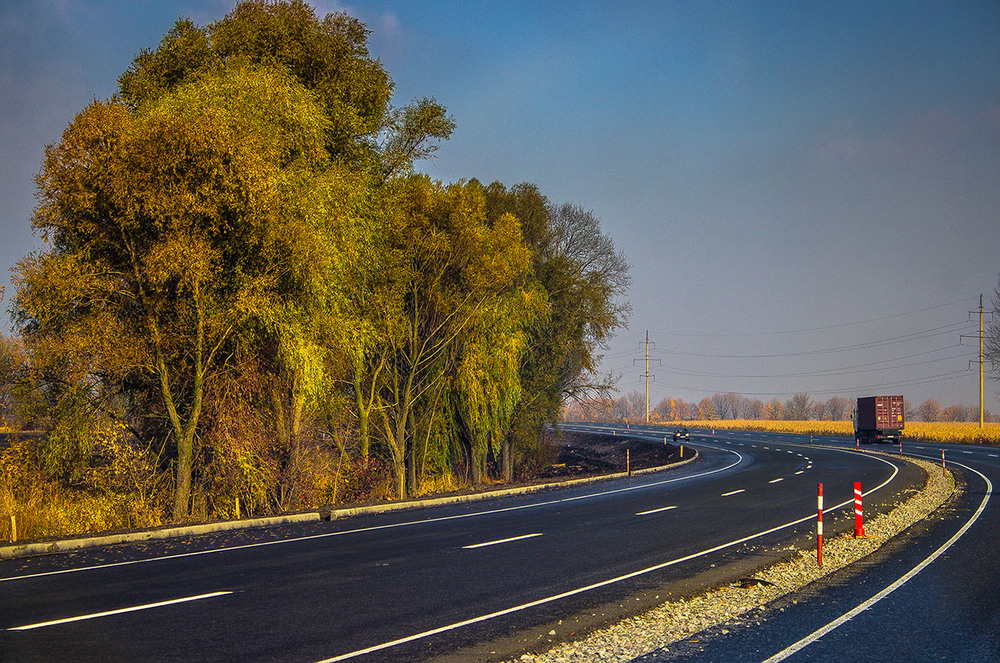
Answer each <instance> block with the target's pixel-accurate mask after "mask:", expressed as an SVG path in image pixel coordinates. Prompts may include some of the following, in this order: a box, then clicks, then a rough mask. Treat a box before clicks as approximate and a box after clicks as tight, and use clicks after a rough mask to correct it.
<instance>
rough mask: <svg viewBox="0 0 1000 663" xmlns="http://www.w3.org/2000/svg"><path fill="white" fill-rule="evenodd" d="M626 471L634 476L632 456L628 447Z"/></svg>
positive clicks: (626, 451)
mask: <svg viewBox="0 0 1000 663" xmlns="http://www.w3.org/2000/svg"><path fill="white" fill-rule="evenodd" d="M625 471H626V472H628V475H629V476H632V457H631V454H630V453H629V450H628V449H626V450H625Z"/></svg>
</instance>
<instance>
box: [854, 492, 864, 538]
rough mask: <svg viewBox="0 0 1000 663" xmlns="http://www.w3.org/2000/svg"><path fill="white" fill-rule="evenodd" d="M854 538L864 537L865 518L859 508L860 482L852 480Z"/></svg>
mask: <svg viewBox="0 0 1000 663" xmlns="http://www.w3.org/2000/svg"><path fill="white" fill-rule="evenodd" d="M854 538H855V539H863V538H865V518H864V513H863V512H862V509H861V482H860V481H855V482H854Z"/></svg>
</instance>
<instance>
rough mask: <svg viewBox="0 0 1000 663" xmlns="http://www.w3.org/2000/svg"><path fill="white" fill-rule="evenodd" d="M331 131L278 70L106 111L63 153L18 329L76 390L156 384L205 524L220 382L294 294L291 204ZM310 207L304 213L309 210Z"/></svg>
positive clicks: (68, 137)
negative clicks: (225, 354) (260, 322)
mask: <svg viewBox="0 0 1000 663" xmlns="http://www.w3.org/2000/svg"><path fill="white" fill-rule="evenodd" d="M325 129H326V119H325V116H324V114H323V113H322V111H321V109H319V108H318V107H317V105H316V104H315V103H314V101H313V99H312V97H311V95H309V94H308V92H307V91H306V90H305V89H304V88H303V87H302V86H301V85H299V84H298V83H296V82H295V81H294V80H292V79H290V78H289V77H288V76H286V75H285V74H283V73H282V72H280V71H277V70H271V69H259V68H254V67H237V68H233V69H226V70H222V71H220V72H219V73H215V74H206V75H205V76H202V77H200V78H197V79H195V80H194V81H192V82H191V83H188V84H185V85H181V86H178V87H176V88H175V89H174V90H172V91H171V92H170V93H168V94H165V95H163V96H162V97H160V98H158V99H156V100H155V101H152V102H150V103H148V104H145V105H142V106H140V107H138V108H136V109H134V110H133V109H131V108H129V107H128V106H126V105H125V104H123V103H122V102H119V101H117V100H111V101H108V102H95V103H93V104H91V105H90V106H89V107H88V108H87V109H86V110H84V111H83V112H82V113H81V114H80V115H79V116H78V117H77V118H76V119H75V120H74V122H73V123H72V124H71V125H70V127H69V128H68V129H67V130H66V132H65V134H64V135H63V140H62V142H61V143H60V144H59V145H57V146H54V147H51V148H49V149H48V150H47V153H46V160H45V165H44V167H43V170H42V173H41V174H40V175H39V179H38V184H39V189H40V191H41V204H40V205H39V207H38V209H37V210H36V214H35V218H34V220H33V224H34V226H35V228H36V229H37V230H40V231H41V232H42V234H43V237H45V238H46V239H47V240H48V241H50V243H51V245H52V249H51V250H49V251H46V252H44V253H42V254H40V255H37V256H34V257H29V258H27V259H25V260H24V261H22V262H21V264H20V266H19V276H18V286H19V292H18V297H17V301H16V303H15V307H16V313H17V317H16V319H17V321H18V323H19V326H20V327H21V329H22V333H23V335H24V337H25V338H26V340H27V341H29V343H30V344H31V345H32V347H33V348H45V349H51V350H52V356H51V357H48V358H46V360H45V361H42V362H40V365H45V364H49V363H50V362H57V363H64V365H66V366H70V367H73V370H75V372H76V375H75V376H74V377H75V378H76V382H78V383H88V382H93V381H104V382H106V384H107V386H108V387H109V389H113V387H115V386H118V385H123V384H126V383H130V382H133V381H134V382H136V383H138V384H142V383H147V384H148V381H149V380H150V379H152V380H153V382H154V383H155V385H156V387H157V389H158V392H159V394H160V397H161V399H162V408H163V413H164V414H165V416H166V419H167V421H168V422H169V428H170V431H171V437H172V444H173V446H174V447H175V449H176V451H175V456H174V457H175V459H176V491H175V499H174V517H175V518H177V519H179V518H183V517H184V516H186V515H187V513H188V512H189V506H190V496H191V479H192V469H193V466H194V457H195V454H194V452H195V449H194V446H195V437H196V433H197V429H198V420H199V416H200V413H201V408H202V405H203V398H204V387H205V381H206V379H207V378H208V377H209V376H210V375H211V373H212V371H213V370H215V368H216V367H217V364H218V361H219V359H220V357H219V350H220V348H222V347H223V345H224V344H225V343H226V342H227V341H228V340H229V339H230V338H231V336H232V334H233V333H234V330H236V329H237V328H238V327H239V326H240V325H242V324H244V323H245V322H246V321H247V320H248V319H250V318H252V317H255V316H261V315H262V314H263V313H262V312H263V311H266V310H267V309H268V307H269V306H270V303H271V302H272V301H273V297H272V296H273V294H274V292H275V290H276V289H278V288H279V285H280V281H281V279H282V276H283V274H282V270H283V269H284V268H285V267H286V265H283V264H282V253H283V251H284V250H286V249H287V248H288V245H287V241H288V240H289V239H292V238H293V237H294V236H295V234H294V233H289V224H288V223H286V221H287V220H288V219H290V218H292V219H293V218H295V217H296V215H295V214H294V212H293V210H290V209H289V206H290V205H291V204H292V203H290V201H298V200H300V199H301V198H306V199H312V198H313V197H314V195H312V194H311V193H307V194H306V195H303V193H304V191H303V190H304V189H308V188H309V187H310V186H311V184H312V183H311V182H310V180H309V179H308V177H306V175H307V174H308V173H309V172H310V171H312V170H315V169H316V168H317V167H319V166H320V164H321V163H322V162H323V160H324V159H325V158H326V152H325V150H324V149H323V147H324V142H323V138H324V135H325ZM294 204H296V205H300V204H301V203H298V202H296V203H294Z"/></svg>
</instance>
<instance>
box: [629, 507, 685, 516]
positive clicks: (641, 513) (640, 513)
mask: <svg viewBox="0 0 1000 663" xmlns="http://www.w3.org/2000/svg"><path fill="white" fill-rule="evenodd" d="M676 508H677V507H676V506H664V507H660V508H659V509H650V510H649V511H640V512H638V513H637V514H635V515H637V516H648V515H650V514H654V513H660V512H661V511H670V510H671V509H676Z"/></svg>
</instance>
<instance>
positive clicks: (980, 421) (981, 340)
mask: <svg viewBox="0 0 1000 663" xmlns="http://www.w3.org/2000/svg"><path fill="white" fill-rule="evenodd" d="M979 430H980V432H981V431H982V430H983V293H979Z"/></svg>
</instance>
